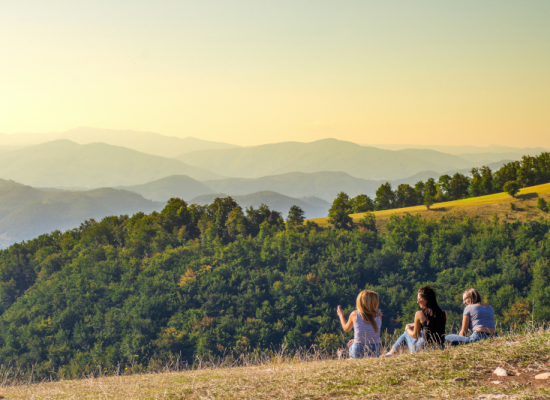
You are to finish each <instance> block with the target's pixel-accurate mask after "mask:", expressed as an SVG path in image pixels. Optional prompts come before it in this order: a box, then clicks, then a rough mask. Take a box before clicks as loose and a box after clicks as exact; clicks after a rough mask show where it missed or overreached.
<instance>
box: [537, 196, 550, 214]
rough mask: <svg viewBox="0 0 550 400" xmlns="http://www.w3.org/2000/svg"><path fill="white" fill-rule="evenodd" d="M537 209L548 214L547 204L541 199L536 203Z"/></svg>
mask: <svg viewBox="0 0 550 400" xmlns="http://www.w3.org/2000/svg"><path fill="white" fill-rule="evenodd" d="M537 208H538V209H539V210H541V211H544V212H548V203H546V200H544V199H543V198H542V197H541V198H539V201H538V202H537Z"/></svg>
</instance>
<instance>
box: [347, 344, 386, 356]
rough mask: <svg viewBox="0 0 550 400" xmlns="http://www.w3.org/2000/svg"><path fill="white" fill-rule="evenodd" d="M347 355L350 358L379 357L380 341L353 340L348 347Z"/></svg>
mask: <svg viewBox="0 0 550 400" xmlns="http://www.w3.org/2000/svg"><path fill="white" fill-rule="evenodd" d="M349 355H350V357H351V358H363V357H380V343H377V344H363V343H357V342H353V343H352V344H351V346H350V347H349Z"/></svg>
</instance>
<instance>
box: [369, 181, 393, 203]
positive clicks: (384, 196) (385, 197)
mask: <svg viewBox="0 0 550 400" xmlns="http://www.w3.org/2000/svg"><path fill="white" fill-rule="evenodd" d="M394 201H395V194H394V193H393V190H392V189H391V184H390V183H389V182H386V183H384V184H382V185H380V187H379V188H378V190H376V198H375V200H374V202H375V204H376V209H377V210H388V209H390V208H394Z"/></svg>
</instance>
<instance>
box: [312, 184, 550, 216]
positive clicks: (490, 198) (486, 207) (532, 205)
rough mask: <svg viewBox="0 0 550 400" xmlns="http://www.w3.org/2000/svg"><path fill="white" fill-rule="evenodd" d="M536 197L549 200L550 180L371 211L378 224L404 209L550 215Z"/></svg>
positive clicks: (432, 213) (437, 212)
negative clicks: (511, 191) (428, 203)
mask: <svg viewBox="0 0 550 400" xmlns="http://www.w3.org/2000/svg"><path fill="white" fill-rule="evenodd" d="M539 197H543V198H545V199H546V200H547V201H548V200H550V183H547V184H544V185H537V186H531V187H527V188H523V189H521V190H520V192H519V193H518V194H517V195H516V196H515V197H511V196H510V195H508V194H507V193H495V194H490V195H487V196H480V197H471V198H467V199H463V200H454V201H447V202H443V203H435V204H434V205H432V206H431V207H430V210H428V209H426V206H414V207H405V208H394V209H390V210H382V211H375V212H373V214H374V215H375V216H376V220H377V224H379V225H384V224H385V222H386V221H387V220H388V219H389V218H390V217H391V216H392V215H404V214H407V213H408V214H413V215H421V216H423V217H430V218H437V217H440V216H442V215H444V214H446V213H454V214H457V215H459V216H469V217H472V218H491V217H492V216H493V215H495V214H496V215H497V216H498V217H499V218H501V219H503V220H509V221H515V220H519V221H525V220H528V219H536V218H540V217H543V218H550V214H549V213H545V212H542V211H540V210H539V209H537V201H538V198H539ZM511 203H512V204H514V206H515V208H516V209H515V210H512V207H511V205H510V204H511ZM364 215H365V214H364V213H359V214H351V217H352V218H353V220H354V222H358V221H359V220H360V219H361V218H363V216H364ZM310 221H313V222H316V223H317V224H319V225H320V226H327V225H329V222H328V218H316V219H311V220H310Z"/></svg>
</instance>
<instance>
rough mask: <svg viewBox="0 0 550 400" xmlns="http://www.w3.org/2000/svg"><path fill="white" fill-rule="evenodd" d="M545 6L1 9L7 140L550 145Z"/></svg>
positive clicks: (0, 85) (0, 125)
mask: <svg viewBox="0 0 550 400" xmlns="http://www.w3.org/2000/svg"><path fill="white" fill-rule="evenodd" d="M549 21H550V1H548V0H537V1H535V0H532V1H528V2H519V1H516V0H514V1H503V0H494V1H481V2H480V1H453V2H448V1H445V2H442V1H383V2H382V1H376V2H375V1H365V0H362V1H334V0H333V1H324V0H310V1H300V0H294V1H284V0H277V1H257V0H256V1H234V0H231V1H227V0H224V1H208V0H205V1H176V0H171V1H159V0H157V1H142V0H132V1H113V0H110V1H103V0H101V1H75V0H73V1H57V0H49V1H28V0H3V1H2V2H1V3H0V132H2V133H14V132H22V131H24V132H51V131H64V130H68V129H71V128H75V127H78V126H91V127H99V128H112V129H134V130H142V131H153V132H158V133H162V134H166V135H174V136H182V137H184V136H195V137H198V138H201V139H206V140H214V141H224V142H230V143H235V144H240V145H255V144H262V143H270V142H280V141H287V140H296V141H312V140H316V139H321V138H326V137H334V138H338V139H343V140H350V141H354V142H358V143H371V144H375V143H410V144H444V145H455V144H473V145H480V146H484V145H489V144H492V143H495V144H502V145H509V146H517V147H525V146H543V147H550V23H549Z"/></svg>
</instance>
